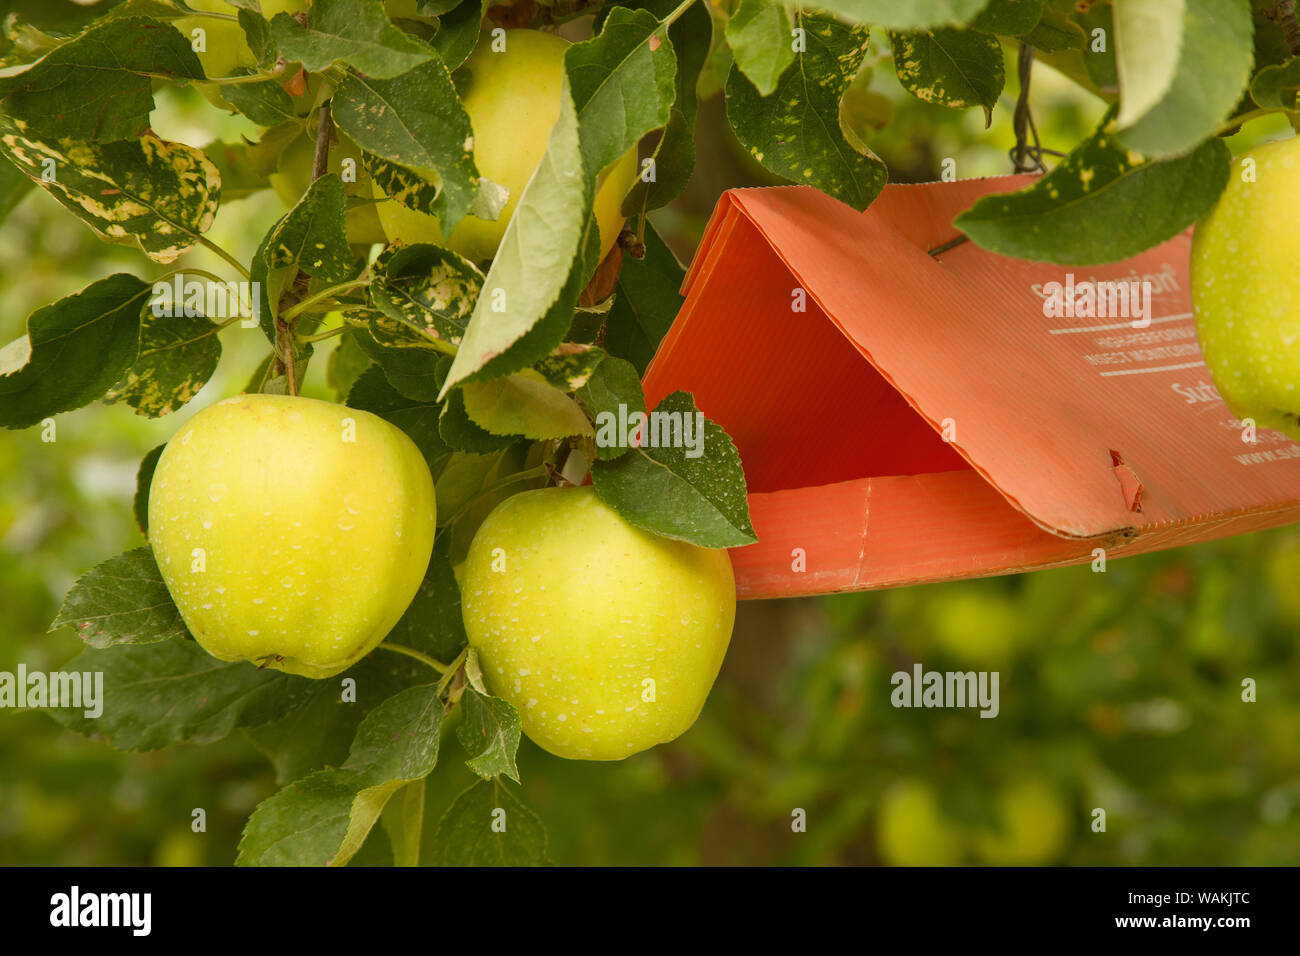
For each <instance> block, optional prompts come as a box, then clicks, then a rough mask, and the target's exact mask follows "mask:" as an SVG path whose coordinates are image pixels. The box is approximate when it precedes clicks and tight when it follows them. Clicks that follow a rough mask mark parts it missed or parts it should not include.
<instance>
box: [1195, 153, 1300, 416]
mask: <svg viewBox="0 0 1300 956" xmlns="http://www.w3.org/2000/svg"><path fill="white" fill-rule="evenodd" d="M1245 159H1252V160H1254V174H1253V176H1252V177H1248V178H1249V179H1250V181H1246V180H1245V179H1243V176H1244V174H1245V172H1246V167H1243V165H1242V162H1241V161H1238V162H1236V163H1233V166H1232V170H1233V173H1232V175H1231V176H1230V177H1229V179H1228V185H1227V188H1225V189H1224V191H1223V195H1222V196H1220V197H1219V201H1218V204H1217V205H1216V206H1215V207H1214V209H1213V210H1211V211H1210V213H1209V214H1208V215H1207V216H1206V217H1205V218H1204V219H1202V220H1201V222H1200V223H1199V224H1198V225H1197V226H1196V232H1195V234H1194V236H1193V239H1192V263H1191V285H1192V308H1193V309H1194V311H1195V314H1196V334H1197V337H1198V338H1199V339H1200V342H1201V351H1202V352H1204V353H1205V364H1206V366H1207V367H1208V368H1209V370H1210V377H1211V378H1213V379H1214V384H1215V386H1216V387H1217V388H1218V390H1219V394H1220V395H1222V396H1223V400H1224V402H1225V403H1227V406H1228V408H1230V409H1231V410H1232V413H1233V414H1234V415H1236V416H1237V417H1238V418H1253V419H1254V420H1255V423H1256V425H1258V426H1259V427H1261V428H1275V429H1277V430H1278V431H1281V432H1284V433H1285V434H1287V435H1289V436H1290V437H1291V438H1295V439H1300V418H1297V415H1300V277H1298V276H1297V274H1296V259H1297V255H1300V234H1298V233H1297V232H1296V228H1295V224H1296V222H1297V221H1300V189H1297V188H1296V187H1297V176H1300V137H1291V138H1290V139H1285V140H1282V141H1281V142H1277V143H1266V144H1264V145H1263V146H1257V147H1255V148H1254V149H1252V150H1249V151H1248V152H1246V153H1244V154H1243V155H1242V157H1241V160H1245Z"/></svg>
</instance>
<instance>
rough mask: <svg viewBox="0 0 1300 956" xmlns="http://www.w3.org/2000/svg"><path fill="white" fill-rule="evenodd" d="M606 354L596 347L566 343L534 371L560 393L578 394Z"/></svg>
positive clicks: (537, 365) (536, 366)
mask: <svg viewBox="0 0 1300 956" xmlns="http://www.w3.org/2000/svg"><path fill="white" fill-rule="evenodd" d="M605 354H606V353H605V350H604V349H601V348H597V347H596V346H594V345H589V344H584V343H577V342H565V343H564V344H563V345H561V346H560V347H559V348H558V349H556V350H555V351H554V352H552V353H551V354H550V355H548V356H546V358H544V359H542V360H541V361H539V362H538V363H537V364H536V365H534V366H533V369H534V370H535V371H536V372H538V373H539V374H540V375H541V376H542V378H544V379H546V381H548V382H550V383H551V384H552V385H554V386H555V387H556V388H558V389H559V390H560V391H562V392H576V391H577V390H578V389H580V388H582V387H583V386H584V385H586V384H587V382H588V380H590V378H591V376H592V373H593V372H595V370H596V367H597V366H598V365H600V363H601V360H602V359H604V358H605Z"/></svg>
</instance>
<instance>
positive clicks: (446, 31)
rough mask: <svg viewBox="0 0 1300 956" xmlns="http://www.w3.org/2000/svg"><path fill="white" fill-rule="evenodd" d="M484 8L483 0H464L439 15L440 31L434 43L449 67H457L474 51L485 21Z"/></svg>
mask: <svg viewBox="0 0 1300 956" xmlns="http://www.w3.org/2000/svg"><path fill="white" fill-rule="evenodd" d="M483 9H484V5H483V0H463V2H462V3H458V4H457V5H456V6H455V7H454V8H453V9H451V10H448V11H447V12H446V13H443V14H441V15H440V16H439V17H438V32H437V33H435V34H434V36H433V41H432V43H433V48H434V49H435V50H437V51H438V55H439V56H441V57H442V62H443V63H446V64H447V69H449V70H454V69H456V67H458V66H460V65H461V64H462V63H464V62H465V61H466V60H467V59H468V58H469V55H470V54H471V53H473V52H474V45H475V44H476V43H478V35H479V27H480V26H481V25H482V23H483Z"/></svg>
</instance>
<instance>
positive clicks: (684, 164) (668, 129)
mask: <svg viewBox="0 0 1300 956" xmlns="http://www.w3.org/2000/svg"><path fill="white" fill-rule="evenodd" d="M651 159H653V161H654V166H653V167H652V169H653V173H652V174H649V175H652V177H653V178H650V179H648V180H647V179H646V178H644V177H645V176H646V175H647V173H645V171H644V169H643V171H642V173H641V174H640V175H638V176H637V178H636V181H635V182H633V183H632V188H631V189H629V190H628V193H627V195H626V196H625V197H623V208H622V212H623V215H625V216H634V215H638V214H640V213H642V212H648V211H649V210H651V209H659V208H661V207H663V206H666V205H668V204H669V203H670V202H672V201H673V200H674V199H676V198H677V197H678V196H680V195H681V194H682V192H683V191H684V190H685V189H686V186H687V184H688V183H689V182H690V181H691V174H692V173H694V172H695V131H694V130H693V129H691V128H690V126H689V125H688V123H687V120H686V117H685V116H683V115H682V112H681V110H679V109H677V107H673V109H672V111H671V112H670V113H669V115H668V125H667V126H665V127H664V131H663V135H662V136H661V137H659V142H658V143H656V144H655V150H654V153H653V154H652V155H651Z"/></svg>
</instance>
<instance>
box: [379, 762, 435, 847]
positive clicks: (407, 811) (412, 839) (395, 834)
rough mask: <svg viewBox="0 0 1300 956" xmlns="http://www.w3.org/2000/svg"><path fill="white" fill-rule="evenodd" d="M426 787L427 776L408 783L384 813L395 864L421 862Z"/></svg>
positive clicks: (386, 830)
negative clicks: (424, 778)
mask: <svg viewBox="0 0 1300 956" xmlns="http://www.w3.org/2000/svg"><path fill="white" fill-rule="evenodd" d="M425 789H426V788H425V784H424V781H423V780H416V781H413V782H412V783H408V784H407V785H406V786H404V787H403V788H402V789H401V790H399V791H398V792H397V794H396V795H395V797H394V799H392V800H390V801H389V804H388V806H387V807H386V808H385V810H384V814H383V816H382V817H380V820H381V821H382V822H383V824H384V832H386V833H387V834H388V840H389V842H390V843H391V844H392V847H393V866H419V865H420V842H421V840H420V837H421V834H422V831H423V828H424V792H425Z"/></svg>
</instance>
